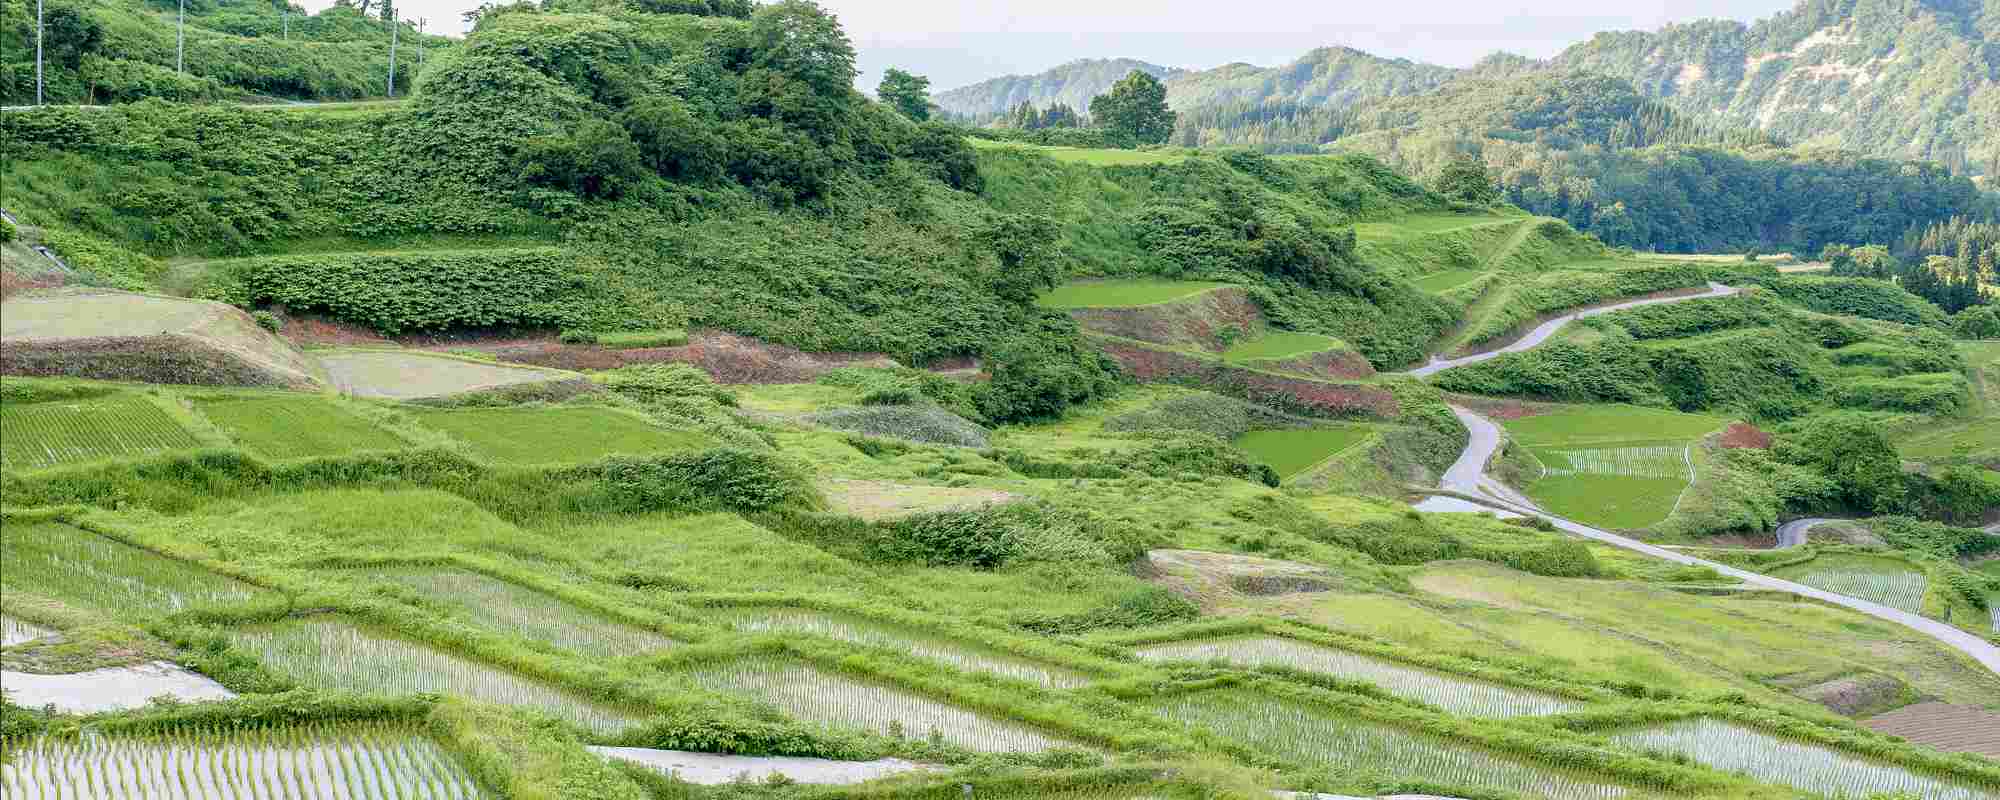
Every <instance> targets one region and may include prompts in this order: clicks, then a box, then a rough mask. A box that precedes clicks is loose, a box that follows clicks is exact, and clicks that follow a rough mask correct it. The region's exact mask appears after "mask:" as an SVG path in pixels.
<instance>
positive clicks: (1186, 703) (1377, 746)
mask: <svg viewBox="0 0 2000 800" xmlns="http://www.w3.org/2000/svg"><path fill="white" fill-rule="evenodd" d="M1152 705H1153V709H1154V710H1155V711H1156V712H1157V713H1159V714H1160V715H1161V716H1163V717H1166V718H1167V719H1171V720H1175V721H1178V722H1182V723H1186V724H1188V725H1192V726H1196V727H1200V728H1205V729H1207V730H1209V731H1210V732H1212V733H1214V734H1216V735H1217V736H1219V737H1221V738H1222V739H1223V740H1225V741H1228V742H1232V743H1236V744H1241V745H1247V746H1249V747H1252V748H1255V749H1257V750H1261V751H1263V752H1266V753H1269V754H1271V755H1274V756H1277V757H1279V758H1283V759H1285V760H1287V761H1293V762H1298V763H1301V764H1307V765H1312V766H1319V767H1327V768H1331V769H1334V770H1337V771H1339V772H1341V773H1342V774H1343V775H1344V776H1345V777H1349V778H1355V779H1362V778H1367V777H1374V778H1379V779H1382V780H1385V781H1392V782H1393V781H1404V782H1407V781H1436V782H1440V783H1448V784H1455V785H1464V786H1482V787H1490V788H1494V789H1506V790H1510V791H1514V792H1519V793H1521V794H1525V795H1529V796H1534V797H1546V798H1550V799H1551V800H1585V799H1587V798H1611V797H1623V796H1625V795H1626V794H1627V790H1626V789H1624V788H1623V787H1619V786H1615V785H1612V784H1608V783H1599V782H1594V781H1592V780H1590V779H1588V778H1585V777H1582V776H1576V775H1570V774H1566V773H1564V772H1562V771H1559V770H1556V769H1554V768H1550V767H1540V766H1531V765H1529V764H1526V763H1522V762H1518V761H1513V760H1510V759H1505V758H1501V757H1499V756H1496V755H1489V754H1487V753H1484V752H1480V751H1477V750H1471V749H1467V748H1465V747H1462V746H1460V745H1457V744H1453V743H1451V742H1448V741H1446V740H1444V739H1434V738H1431V737H1428V736H1424V735H1422V734H1418V733H1413V732H1410V731H1405V730H1401V729H1398V728H1392V727H1389V726H1386V725H1380V724H1376V723H1372V722H1362V721H1359V720H1352V719H1345V718H1342V717H1340V716H1338V715H1336V714H1334V713H1332V712H1330V711H1323V710H1320V709H1315V708H1310V707H1307V706H1305V705H1303V704H1299V703H1293V702H1290V701H1286V700H1279V699H1277V698H1273V697H1269V696H1266V695H1262V694H1259V693H1257V692H1253V691H1249V690H1243V689H1220V690H1214V691H1207V692H1199V693H1196V694H1191V695H1181V696H1178V697H1171V698H1166V699H1163V700H1159V701H1155V702H1154V703H1153V704H1152Z"/></svg>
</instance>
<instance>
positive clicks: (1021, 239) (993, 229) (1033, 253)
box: [979, 214, 1068, 306]
mask: <svg viewBox="0 0 2000 800" xmlns="http://www.w3.org/2000/svg"><path fill="white" fill-rule="evenodd" d="M979 241H980V242H982V243H984V244H985V245H986V246H987V247H990V248H992V249H993V253H994V254H995V255H997V256H999V257H1000V270H999V272H998V273H996V274H995V275H994V276H993V280H992V281H991V283H992V286H993V293H994V294H996V295H999V297H1000V299H1002V300H1005V301H1008V302H1010V303H1016V304H1019V305H1022V306H1028V305H1032V304H1033V303H1034V302H1035V295H1036V294H1037V293H1039V292H1040V291H1041V290H1043V289H1053V288H1055V287H1056V284H1057V283H1058V282H1059V281H1061V280H1062V279H1063V278H1064V277H1066V273H1067V272H1068V270H1067V268H1066V266H1065V264H1064V260H1063V251H1062V228H1061V227H1060V226H1058V225H1056V221H1055V220H1053V219H1050V218H1048V217H1045V216H1042V215H1040V214H1001V215H999V216H997V217H995V218H994V219H993V220H991V221H990V222H988V223H987V224H986V227H985V228H984V229H982V230H981V231H980V232H979Z"/></svg>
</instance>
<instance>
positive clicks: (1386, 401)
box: [1098, 339, 1400, 419]
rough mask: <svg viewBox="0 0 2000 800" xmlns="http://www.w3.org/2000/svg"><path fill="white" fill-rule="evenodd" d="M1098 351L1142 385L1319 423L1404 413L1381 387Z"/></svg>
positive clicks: (1110, 345)
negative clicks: (1191, 388) (1208, 395)
mask: <svg viewBox="0 0 2000 800" xmlns="http://www.w3.org/2000/svg"><path fill="white" fill-rule="evenodd" d="M1098 346H1099V347H1102V348H1103V350H1104V354H1105V355H1108V356H1110V357H1111V358H1112V359H1114V360H1116V361H1117V362H1118V363H1119V364H1120V365H1122V366H1124V368H1125V370H1126V371H1127V372H1130V373H1131V374H1132V377H1134V378H1137V379H1138V380H1139V381H1140V382H1142V383H1188V384H1192V385H1195V386H1200V387H1203V388H1206V389H1209V390H1211V391H1215V392H1220V393H1222V394H1228V395H1233V396H1236V397H1240V398H1243V399H1245V400H1249V401H1251V402H1253V403H1260V404H1264V405H1268V406H1271V407H1272V408H1277V409H1281V410H1284V411H1290V412H1292V413H1296V414H1304V415H1308V416H1315V417H1373V418H1376V419H1395V418H1396V417H1397V415H1398V414H1399V413H1400V411H1399V409H1398V407H1397V404H1396V396H1395V395H1393V394H1390V393H1389V391H1388V390H1386V389H1383V388H1381V387H1377V386H1366V385H1360V384H1348V383H1331V382H1327V381H1320V380H1313V379H1310V378H1295V377H1291V376H1287V375H1274V374H1271V373H1268V372H1258V371H1256V370H1250V369H1244V368H1242V367H1237V366H1233V365H1230V364H1227V363H1224V362H1223V361H1221V360H1216V359H1205V358H1202V357H1200V356H1197V355H1191V354H1188V353H1182V352H1176V351H1173V350H1165V349H1161V348H1156V347H1147V346H1145V345H1142V344H1138V343H1134V342H1121V341H1117V340H1114V339H1099V340H1098Z"/></svg>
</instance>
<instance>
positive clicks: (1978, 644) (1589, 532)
mask: <svg viewBox="0 0 2000 800" xmlns="http://www.w3.org/2000/svg"><path fill="white" fill-rule="evenodd" d="M1452 412H1453V413H1455V414H1457V415H1458V418H1459V420H1460V421H1461V422H1464V423H1465V427H1466V429H1467V430H1468V431H1470V432H1471V434H1472V435H1471V441H1470V442H1469V443H1468V444H1467V445H1466V447H1465V452H1463V453H1460V454H1459V457H1458V461H1457V462H1455V463H1453V464H1452V465H1451V469H1449V470H1447V471H1446V472H1445V478H1444V481H1443V484H1442V487H1443V488H1445V489H1449V490H1451V491H1454V492H1458V493H1461V494H1465V495H1468V496H1472V497H1480V498H1484V499H1486V501H1487V502H1489V503H1491V504H1493V505H1495V506H1498V507H1500V508H1503V509H1506V510H1509V511H1514V512H1517V513H1521V514H1528V515H1532V516H1536V517H1540V518H1542V519H1546V520H1548V521H1550V522H1552V523H1554V524H1555V526H1556V527H1557V528H1560V529H1562V530H1564V531H1567V532H1569V533H1573V534H1576V535H1578V536H1582V537H1584V538H1586V539H1594V540H1597V541H1600V542H1604V543H1605V544H1609V545H1613V546H1616V547H1621V548H1624V549H1626V550H1631V551H1633V552H1636V553H1643V554H1645V555H1649V556H1652V557H1654V558H1660V559H1665V560H1667V561H1672V562H1674V563H1677V564H1687V565H1690V566H1698V567H1708V568H1709V569H1712V570H1715V571H1716V572H1719V573H1722V574H1724V575H1728V576H1730V577H1732V578H1736V579H1738V580H1741V581H1743V582H1744V583H1745V584H1748V585H1750V586H1755V587H1757V588H1760V589H1771V590H1775V591H1780V592H1790V593H1792V594H1795V595H1798V596H1800V597H1809V598H1812V599H1814V600H1819V601H1821V602H1824V603H1830V604H1833V605H1837V606H1841V607H1843V608H1848V609H1852V610H1854V611H1859V612H1861V613H1863V614H1867V615H1868V616H1871V617H1874V618H1876V619H1880V620H1884V621H1887V622H1894V623H1896V624H1898V625H1902V626H1904V627H1906V628H1909V629H1911V630H1914V631H1917V632H1919V633H1923V634H1927V635H1929V636H1931V637H1934V638H1936V639H1938V640H1939V641H1941V642H1944V643H1945V644H1946V645H1947V646H1950V647H1952V648H1953V649H1956V650H1958V651H1959V652H1962V653H1964V654H1966V655H1968V656H1971V657H1972V658H1973V660H1975V661H1978V662H1979V663H1981V664H1983V665H1985V666H1986V668H1987V669H1989V670H1992V671H1993V672H1995V673H2000V647H1995V646H1994V645H1993V643H1991V642H1988V641H1986V640H1985V639H1982V638H1980V637H1978V636H1974V635H1973V634H1970V633H1967V632H1965V631H1962V630H1959V629H1957V628H1954V627H1952V626H1950V625H1946V624H1944V623H1942V622H1938V621H1936V620H1932V619H1926V618H1924V617H1922V616H1918V615H1916V614H1912V613H1910V612H1907V611H1903V610H1901V609H1895V608H1890V607H1888V606H1885V605H1881V604H1879V603H1871V602H1868V601H1866V600H1862V599H1859V598H1854V597H1848V596H1846V595H1841V594H1834V593H1833V592H1828V591H1822V590H1819V589H1815V588H1813V587H1811V586H1806V585H1804V584H1800V583H1793V582H1791V581H1787V580H1781V579H1778V578H1773V577H1771V576H1769V575H1761V574H1758V573H1755V572H1749V571H1747V570H1741V569H1737V568H1735V567H1732V566H1729V565H1726V564H1718V563H1716V562H1713V561H1706V560H1703V559H1699V558H1695V557H1693V556H1690V555H1686V554H1683V553H1677V552H1674V551H1672V550H1668V549H1666V548H1664V547H1658V546H1655V545H1650V544H1647V543H1645V542H1641V541H1639V540H1637V539H1630V538H1627V537H1624V536H1619V535H1618V534H1615V533H1611V532H1609V531H1604V530H1599V529H1597V528H1593V527H1590V526H1588V525H1583V524H1580V523H1576V522H1572V521H1570V520H1566V519H1563V518H1561V517H1558V516H1555V515H1553V514H1550V513H1548V512H1546V511H1543V510H1542V509H1541V508H1540V507H1538V506H1536V505H1535V504H1534V502H1533V501H1530V500H1528V499H1527V498H1525V497H1522V496H1521V495H1520V494H1519V493H1517V492H1514V491H1513V490H1511V489H1508V488H1507V487H1506V486H1504V485H1502V484H1501V483H1500V481H1498V480H1496V479H1495V478H1493V477H1492V476H1491V475H1488V474H1486V463H1487V462H1488V461H1491V460H1492V459H1493V454H1494V453H1496V452H1498V451H1499V449H1500V441H1501V436H1500V426H1499V425H1496V424H1494V423H1493V421H1492V420H1489V419H1487V418H1485V417H1482V416H1480V415H1478V414H1475V413H1473V412H1471V411H1468V410H1466V409H1463V408H1459V407H1457V406H1453V407H1452Z"/></svg>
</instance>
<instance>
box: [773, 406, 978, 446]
mask: <svg viewBox="0 0 2000 800" xmlns="http://www.w3.org/2000/svg"><path fill="white" fill-rule="evenodd" d="M806 421H807V422H810V423H812V424H814V425H823V426H825V427H828V428H833V429H835V430H843V431H854V432H856V433H863V434H867V435H869V436H888V437H893V438H897V439H907V440H909V441H912V442H923V443H925V444H941V445H949V446H952V447H974V448H980V447H985V446H986V437H987V436H988V433H987V431H986V429H985V428H982V427H979V425H977V424H975V423H972V422H969V421H967V420H966V419H965V418H964V417H960V416H958V415H956V414H953V413H951V412H949V411H946V410H944V409H942V408H936V407H931V406H913V405H879V406H870V407H865V408H837V409H834V410H832V411H822V412H819V413H817V414H813V415H811V416H809V417H807V418H806Z"/></svg>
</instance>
